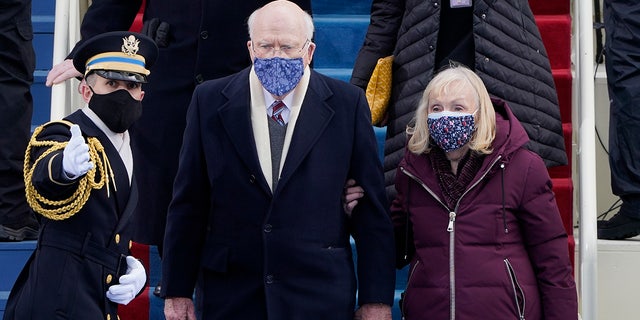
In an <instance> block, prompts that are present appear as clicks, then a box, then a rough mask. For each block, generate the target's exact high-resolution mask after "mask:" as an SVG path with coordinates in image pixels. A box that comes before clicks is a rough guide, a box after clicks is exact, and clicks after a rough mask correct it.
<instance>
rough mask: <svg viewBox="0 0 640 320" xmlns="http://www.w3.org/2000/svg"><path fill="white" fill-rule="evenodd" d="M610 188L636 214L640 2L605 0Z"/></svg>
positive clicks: (639, 202) (639, 198)
mask: <svg viewBox="0 0 640 320" xmlns="http://www.w3.org/2000/svg"><path fill="white" fill-rule="evenodd" d="M604 22H605V31H606V42H605V46H606V56H605V61H606V68H607V82H608V87H609V99H610V102H611V106H610V108H611V109H610V120H609V166H610V168H611V189H612V191H613V193H614V194H615V195H617V196H620V197H621V198H622V199H623V200H624V201H625V203H627V205H626V206H627V207H628V209H625V210H624V214H625V215H629V216H635V217H639V218H640V143H638V139H639V138H640V47H639V45H638V44H639V43H640V2H638V1H637V0H605V1H604Z"/></svg>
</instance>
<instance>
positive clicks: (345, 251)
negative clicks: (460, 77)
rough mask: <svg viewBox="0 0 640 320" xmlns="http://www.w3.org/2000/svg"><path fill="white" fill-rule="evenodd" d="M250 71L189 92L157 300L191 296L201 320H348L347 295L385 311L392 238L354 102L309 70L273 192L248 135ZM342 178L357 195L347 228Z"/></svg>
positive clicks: (340, 85) (377, 171) (362, 118)
mask: <svg viewBox="0 0 640 320" xmlns="http://www.w3.org/2000/svg"><path fill="white" fill-rule="evenodd" d="M249 70H250V69H246V70H245V71H242V72H240V73H238V74H236V75H233V76H230V77H227V78H223V79H218V80H212V81H208V82H206V83H204V84H202V85H200V86H198V87H197V88H196V90H195V92H194V96H193V99H192V101H191V105H190V107H189V113H188V115H187V128H186V130H185V140H184V144H183V146H182V150H181V152H180V168H179V170H178V179H176V184H175V187H174V189H175V194H174V198H173V200H172V202H171V207H170V210H169V215H168V217H167V233H166V236H165V242H164V246H165V254H164V257H163V264H162V271H163V274H162V279H163V282H162V291H163V292H162V294H163V296H167V297H191V296H192V293H193V290H194V287H196V285H197V294H196V297H197V298H198V299H197V301H196V306H197V308H198V309H200V310H202V318H203V319H309V320H313V319H317V320H326V319H336V320H351V319H353V311H354V305H355V302H356V301H355V298H356V289H357V290H358V303H359V304H360V305H362V304H365V303H386V304H389V305H391V304H392V303H393V293H394V283H395V282H394V280H395V272H394V263H393V256H394V248H393V228H392V225H391V221H390V218H389V215H388V202H387V199H386V195H385V192H384V181H383V176H382V168H381V164H380V161H379V160H378V157H376V154H377V146H376V141H375V136H374V133H373V129H372V127H371V122H370V121H371V119H370V115H369V111H368V107H367V103H366V99H365V97H364V94H363V93H362V92H361V90H360V89H358V88H356V87H354V86H351V85H348V84H345V83H344V82H341V81H338V80H335V79H331V78H328V77H326V76H323V75H321V74H319V73H317V72H315V71H311V75H310V80H309V86H308V89H307V91H306V95H305V96H304V100H303V102H302V106H301V109H300V113H299V116H298V118H297V121H296V122H295V131H294V132H293V135H292V138H291V143H290V146H289V149H288V153H287V156H286V159H285V162H284V166H283V167H282V172H281V174H280V179H279V181H278V183H277V186H276V189H275V190H274V191H273V192H272V191H271V189H270V187H269V185H268V184H267V181H266V179H265V176H264V175H263V173H262V168H261V166H260V163H259V157H258V153H257V149H256V145H255V143H256V142H255V139H254V135H253V129H252V122H251V111H250V108H251V102H250V100H251V98H250V86H249ZM265 117H266V113H265ZM289 125H291V123H290V124H289ZM347 178H354V179H356V181H358V183H359V184H360V185H361V186H362V187H363V188H364V191H365V197H364V198H362V199H360V200H359V203H358V205H357V206H356V208H355V209H354V212H353V213H352V215H351V216H350V217H349V216H347V215H346V214H345V213H344V211H343V208H342V200H341V198H342V191H343V187H344V184H345V181H346V180H347ZM350 236H353V239H354V240H355V243H356V248H357V253H358V257H357V260H358V261H357V266H358V268H357V272H356V270H354V263H353V257H352V253H351V245H350ZM356 274H357V282H356Z"/></svg>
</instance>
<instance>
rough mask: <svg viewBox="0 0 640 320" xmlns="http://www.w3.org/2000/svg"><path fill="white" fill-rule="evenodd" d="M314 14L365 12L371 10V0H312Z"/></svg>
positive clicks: (367, 12)
mask: <svg viewBox="0 0 640 320" xmlns="http://www.w3.org/2000/svg"><path fill="white" fill-rule="evenodd" d="M311 8H312V10H313V14H314V15H316V14H365V15H368V14H369V12H371V0H349V1H344V0H312V1H311Z"/></svg>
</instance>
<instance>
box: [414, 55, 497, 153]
mask: <svg viewBox="0 0 640 320" xmlns="http://www.w3.org/2000/svg"><path fill="white" fill-rule="evenodd" d="M470 89H472V90H473V91H474V92H475V103H476V106H477V111H476V113H475V115H474V122H475V131H474V132H473V135H472V136H471V140H470V141H469V148H470V149H471V150H474V151H476V152H478V153H481V154H489V153H491V152H492V151H493V148H492V146H491V144H492V143H493V140H494V139H495V136H496V113H495V111H494V109H493V103H491V98H490V97H489V93H488V92H487V88H486V87H485V86H484V83H483V82H482V80H481V79H480V77H478V75H476V74H475V73H474V72H473V71H471V70H469V69H468V68H467V67H464V66H451V67H450V68H448V69H445V70H444V71H441V72H440V73H438V74H436V75H435V76H434V77H433V79H432V80H431V81H430V82H429V84H428V85H427V88H426V89H425V90H424V93H423V95H422V99H420V104H419V105H418V109H417V110H416V113H415V115H414V117H413V120H412V121H411V122H410V123H409V125H408V126H407V130H406V132H407V134H408V135H409V136H410V138H409V142H408V144H407V148H408V149H409V151H411V152H412V153H414V154H423V153H429V151H430V150H431V148H430V146H429V127H428V126H427V116H428V114H429V99H430V98H431V96H432V95H439V96H449V95H454V96H455V95H459V94H460V93H462V92H464V91H467V90H470Z"/></svg>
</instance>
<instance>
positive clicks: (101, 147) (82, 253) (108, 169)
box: [4, 32, 158, 320]
mask: <svg viewBox="0 0 640 320" xmlns="http://www.w3.org/2000/svg"><path fill="white" fill-rule="evenodd" d="M157 55H158V48H157V46H156V44H155V43H154V42H153V40H151V39H150V38H148V37H146V36H144V35H142V34H136V33H131V32H110V33H105V34H102V35H98V36H96V37H93V38H92V39H88V40H87V41H85V42H84V43H83V45H82V46H81V47H79V48H78V50H77V54H76V55H75V56H74V60H73V63H74V66H75V68H76V69H77V70H80V71H81V73H82V74H83V75H84V79H85V81H83V82H82V84H81V87H80V91H81V94H82V97H83V99H84V100H85V102H87V105H86V106H85V107H84V108H81V109H80V110H78V111H76V112H74V113H72V114H71V115H69V116H67V117H65V118H64V119H63V120H62V121H54V122H49V123H46V124H44V125H42V126H40V127H38V128H36V130H35V131H34V133H33V136H32V137H31V141H30V142H29V146H28V148H27V152H26V154H25V170H24V171H25V172H24V174H25V184H26V194H27V201H28V202H29V205H30V206H31V208H32V209H33V210H34V211H35V212H37V213H39V214H40V215H42V227H41V231H40V236H39V239H38V244H37V248H36V250H35V251H34V253H33V255H32V256H31V258H30V259H29V261H28V262H27V264H26V266H25V267H24V269H23V270H22V272H21V274H20V275H19V277H18V279H17V281H16V283H15V284H14V287H13V289H12V291H11V294H10V296H9V299H8V302H7V308H6V311H5V316H4V318H5V319H46V320H49V319H54V318H60V317H62V318H65V319H114V320H115V319H117V318H118V316H117V309H118V308H117V306H118V304H128V303H129V302H130V301H131V300H132V299H133V298H135V296H136V295H137V294H138V293H139V292H140V291H141V289H142V288H143V287H144V285H145V283H146V272H145V270H144V267H143V266H142V264H141V263H140V262H139V261H138V260H137V259H135V258H134V257H132V256H130V252H129V249H130V243H131V241H130V239H131V226H132V223H131V221H133V219H132V218H133V215H134V211H135V210H134V209H135V207H136V205H137V201H138V192H137V186H136V180H135V177H134V168H133V157H132V153H131V147H130V144H129V132H128V130H127V129H128V128H129V127H130V126H131V125H132V124H133V122H134V121H135V120H136V119H137V118H138V117H140V115H141V112H142V105H141V100H142V98H143V96H144V91H142V88H141V85H142V83H144V82H146V80H147V76H148V75H149V73H150V72H149V68H150V67H151V65H153V63H154V61H155V60H156V57H157Z"/></svg>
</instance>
